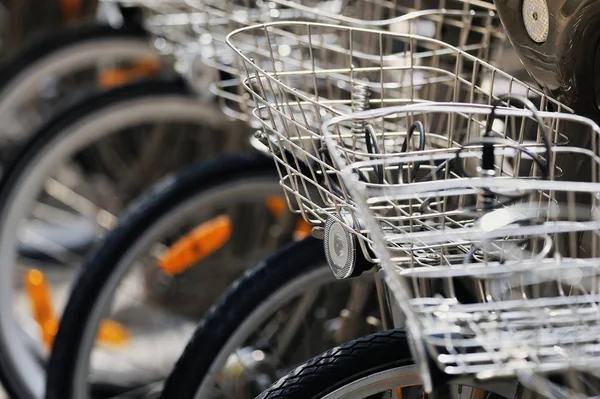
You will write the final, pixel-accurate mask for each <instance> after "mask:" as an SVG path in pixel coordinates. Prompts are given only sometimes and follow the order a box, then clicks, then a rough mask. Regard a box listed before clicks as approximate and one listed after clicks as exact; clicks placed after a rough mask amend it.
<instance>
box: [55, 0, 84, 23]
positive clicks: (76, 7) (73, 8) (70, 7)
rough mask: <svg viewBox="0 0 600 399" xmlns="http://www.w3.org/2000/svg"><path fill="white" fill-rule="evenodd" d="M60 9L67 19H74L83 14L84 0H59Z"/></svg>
mask: <svg viewBox="0 0 600 399" xmlns="http://www.w3.org/2000/svg"><path fill="white" fill-rule="evenodd" d="M59 3H60V11H61V13H62V15H63V17H64V18H65V19H66V20H67V21H70V20H73V19H76V18H79V17H80V16H81V11H82V9H83V7H82V0H59Z"/></svg>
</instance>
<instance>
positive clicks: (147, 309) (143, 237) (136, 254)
mask: <svg viewBox="0 0 600 399" xmlns="http://www.w3.org/2000/svg"><path fill="white" fill-rule="evenodd" d="M273 196H275V197H279V196H281V188H280V186H279V180H278V178H277V175H276V171H275V169H274V168H273V165H272V160H271V159H270V158H269V157H266V156H264V155H262V154H260V153H254V152H253V153H249V154H234V155H228V156H222V157H219V158H217V159H215V160H214V161H209V162H207V163H203V164H199V165H197V166H194V167H191V168H189V169H187V170H185V171H184V172H181V173H179V174H177V176H176V177H175V178H170V179H167V180H166V182H165V183H163V184H160V185H158V186H157V188H156V189H155V190H153V191H151V192H150V193H149V194H148V195H146V196H143V197H142V198H141V200H140V201H139V202H137V203H135V204H133V205H132V206H131V208H130V210H129V211H128V212H127V213H126V215H124V216H123V218H122V219H121V220H120V223H119V225H118V227H117V228H115V229H114V230H113V231H111V232H110V233H109V234H108V235H107V236H106V237H105V239H104V240H103V241H102V242H101V243H100V245H99V246H98V247H97V248H96V250H94V251H93V253H91V254H90V256H89V257H88V258H87V261H86V263H85V264H84V266H83V268H82V269H81V270H82V271H81V274H80V275H79V277H78V279H77V280H76V282H75V284H74V289H73V291H72V293H71V295H70V298H69V301H68V303H67V306H66V308H65V311H64V313H63V317H62V320H61V324H60V326H59V330H58V333H57V335H56V339H55V341H54V345H53V349H52V353H51V357H50V360H49V365H48V370H49V372H48V388H47V398H61V399H66V398H78V399H83V398H86V397H89V395H90V387H92V386H93V388H94V393H96V394H98V393H99V392H102V393H103V394H104V395H109V394H112V395H117V394H120V395H125V391H127V392H129V391H131V390H134V389H135V390H136V392H137V394H138V395H139V392H140V391H141V390H143V389H144V388H147V389H151V388H152V387H144V385H146V383H148V381H149V382H150V383H152V382H154V379H155V378H157V375H158V376H160V375H159V374H160V373H161V372H163V373H165V375H163V376H162V377H163V378H164V377H165V376H166V373H167V372H168V371H169V370H170V369H171V367H172V364H173V363H174V362H175V360H176V359H177V357H178V355H179V353H180V351H181V350H182V349H183V347H182V345H184V344H185V342H187V338H189V335H191V332H192V331H193V327H194V326H195V325H196V323H197V320H198V319H199V318H200V317H201V315H202V314H203V313H204V311H206V308H202V309H195V310H190V308H189V305H196V303H197V302H199V301H201V300H203V302H204V303H205V304H208V306H210V304H211V303H213V302H214V300H215V299H216V298H215V296H218V295H220V293H221V292H222V291H224V290H225V288H226V287H227V286H228V285H229V283H230V282H231V281H232V279H233V278H235V277H237V276H239V275H240V274H241V273H243V271H245V270H246V269H248V267H249V266H250V264H249V262H256V261H257V260H258V259H262V258H263V257H264V256H266V253H269V252H272V251H273V250H274V249H275V248H276V247H278V246H279V245H280V244H281V243H282V242H287V241H289V240H290V239H291V237H290V236H291V232H292V231H293V230H290V229H287V228H286V224H287V220H286V218H283V219H282V218H281V217H277V216H276V215H272V214H271V211H270V210H269V206H268V204H267V203H268V201H269V200H270V199H271V198H272V197H273ZM215 216H217V217H218V218H222V217H223V216H227V217H228V218H229V220H230V223H231V234H230V237H229V238H228V240H227V243H226V244H224V245H223V246H219V248H218V250H217V251H215V252H214V253H211V255H210V257H207V258H204V259H203V260H202V261H200V262H194V264H193V266H191V267H190V268H189V269H187V270H186V271H185V274H187V275H186V276H184V277H185V279H187V280H191V283H190V286H189V287H188V289H189V290H190V291H193V292H194V293H195V297H194V296H192V295H189V294H188V296H185V293H184V294H181V291H185V287H184V289H182V284H181V283H182V281H181V279H180V280H178V281H175V282H174V285H175V287H174V288H173V289H172V290H171V295H167V297H168V298H167V300H163V299H164V298H163V297H162V296H161V295H159V297H158V298H156V296H155V295H152V290H149V289H148V286H149V285H150V286H152V285H153V283H154V282H156V281H158V282H159V285H161V286H164V285H165V284H164V280H168V281H171V282H172V281H173V280H170V279H168V278H166V277H167V276H166V275H165V274H164V272H163V271H162V270H160V269H159V267H158V264H157V263H158V262H157V259H160V258H161V256H160V255H158V256H157V255H154V254H155V253H156V252H157V246H162V247H163V248H164V247H168V246H169V242H170V243H173V242H180V241H179V238H178V237H179V236H188V235H189V234H188V232H189V231H190V230H192V229H193V226H197V225H204V224H205V223H206V221H207V220H208V221H210V220H214V218H215ZM290 216H293V215H290ZM295 219H296V217H295V216H293V219H292V220H295ZM185 224H187V225H189V226H190V228H187V227H186V228H182V227H181V226H182V225H185ZM291 227H292V228H293V226H291ZM174 230H177V231H178V232H182V233H183V234H180V233H174V232H173V231H174ZM286 231H290V234H286ZM219 235H220V233H219ZM165 237H169V238H168V239H165ZM210 239H211V237H210V235H205V237H204V240H205V241H208V240H210ZM157 243H158V244H157ZM162 244H164V245H162ZM197 244H198V245H202V243H201V242H198V243H197ZM162 252H163V253H164V252H165V251H164V250H163V251H162ZM233 263H237V267H232V264H233ZM155 272H156V273H155ZM224 272H226V273H224ZM227 272H228V273H227ZM157 273H158V274H159V275H160V276H162V277H163V281H162V282H161V281H160V280H161V279H160V278H158V279H157V278H154V276H155V275H156V274H157ZM149 292H150V293H149ZM207 292H210V293H212V295H208V294H207ZM177 295H179V296H177ZM182 295H183V297H182ZM173 296H175V298H173ZM206 296H210V298H206ZM181 305H184V309H181ZM196 307H197V306H196ZM142 313H143V314H144V315H145V317H144V319H145V321H144V322H143V325H141V324H140V323H139V321H136V320H134V318H132V317H130V315H132V314H135V315H136V316H137V317H138V318H139V315H140V314H142ZM102 317H108V318H110V319H111V320H117V321H118V322H119V323H121V324H122V325H123V326H125V327H126V328H128V330H129V331H131V332H132V333H131V337H130V339H129V341H128V342H127V344H126V345H121V346H119V347H112V348H106V347H102V346H101V345H95V343H97V341H96V340H95V337H97V332H98V331H99V329H100V328H101V320H100V319H101V318H102ZM148 320H155V321H156V324H154V323H148V322H147V321H148ZM137 331H142V332H140V333H139V334H136V332H137ZM161 331H165V332H164V333H161ZM148 336H151V337H152V342H149V341H148V340H147V339H146V337H148ZM178 346H181V347H178ZM148 353H149V354H150V355H151V356H152V360H151V361H150V360H149V359H147V358H145V357H144V356H148ZM169 357H170V359H169ZM99 359H100V360H99ZM103 359H104V360H103ZM115 359H116V360H115ZM140 359H141V360H140ZM117 360H118V361H117ZM137 361H140V363H141V364H140V363H136V362H137ZM149 361H150V362H151V364H148V362H149ZM125 363H127V364H126V365H127V368H126V369H124V368H119V367H120V365H121V364H125ZM57 365H60V366H57ZM107 365H108V366H107ZM133 366H140V369H139V370H137V369H134V368H133ZM165 370H166V371H165Z"/></svg>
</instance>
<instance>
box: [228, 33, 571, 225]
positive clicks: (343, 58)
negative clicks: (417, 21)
mask: <svg viewBox="0 0 600 399" xmlns="http://www.w3.org/2000/svg"><path fill="white" fill-rule="evenodd" d="M249 32H250V33H249ZM248 34H250V35H251V36H259V35H260V34H262V35H263V37H264V38H265V39H266V40H267V41H268V42H269V44H270V46H269V47H267V48H264V49H261V50H260V51H258V50H257V49H254V48H251V47H250V48H248V47H246V46H245V43H244V41H243V38H244V37H245V36H246V35H248ZM238 35H240V37H241V38H242V39H240V40H238ZM228 42H229V44H230V45H231V46H232V48H233V49H234V50H235V51H236V52H237V54H238V55H239V56H240V58H241V59H242V60H243V62H244V65H245V70H246V74H247V76H248V77H247V79H246V81H245V86H246V88H247V89H248V90H249V92H250V93H251V94H252V96H253V98H254V99H255V101H256V110H255V116H256V117H257V118H258V120H259V121H260V123H261V128H262V131H263V137H262V140H263V141H265V142H266V144H267V145H268V146H269V148H270V150H271V152H272V153H273V156H274V158H275V161H276V164H277V167H278V171H279V174H280V177H281V184H282V186H283V188H284V189H285V192H286V195H287V198H288V203H289V205H290V207H291V208H292V209H293V210H295V211H297V212H300V213H302V214H303V216H304V218H305V219H306V220H307V221H308V222H309V223H311V224H312V225H315V226H321V225H323V224H324V223H325V221H326V219H327V217H328V216H329V214H330V213H331V212H332V211H334V210H335V209H336V203H335V201H334V200H332V198H331V197H330V195H329V194H330V193H331V192H332V190H333V188H332V187H330V186H329V185H328V184H329V183H328V181H327V180H324V179H323V177H324V176H326V175H327V174H330V173H335V170H332V168H331V167H330V165H329V164H328V163H327V162H326V160H325V159H324V158H323V151H322V148H323V141H322V135H321V134H320V130H319V129H320V125H321V123H322V121H323V120H327V119H328V118H331V117H332V116H336V115H342V114H348V113H350V112H352V111H360V110H365V109H368V108H378V107H383V106H390V105H394V104H409V103H419V102H430V101H452V102H469V103H478V104H489V103H491V102H492V101H493V100H494V99H495V98H497V96H498V95H500V94H505V93H519V94H523V95H525V96H529V97H535V101H536V106H538V107H539V108H540V109H543V110H547V109H552V110H558V111H563V110H566V109H565V108H564V107H563V106H562V105H560V104H559V103H558V102H556V101H553V100H551V99H549V98H547V97H546V96H545V95H544V94H543V93H541V92H540V91H538V90H536V89H533V88H532V87H530V86H528V85H527V84H525V83H523V82H521V81H518V80H516V79H514V78H513V77H511V76H510V75H508V74H506V73H504V72H502V71H500V70H498V69H496V68H494V67H493V66H491V65H490V64H488V63H485V62H483V61H481V60H480V59H478V58H476V57H474V56H473V55H471V54H468V53H467V52H466V51H463V50H460V49H458V48H456V47H453V46H451V45H449V44H447V43H444V42H441V41H438V40H435V39H429V38H425V37H421V36H416V35H410V34H397V33H391V32H383V31H379V30H369V29H360V28H350V27H343V26H335V25H329V24H320V23H306V22H276V23H269V24H264V25H259V26H253V27H248V28H243V29H240V30H237V31H235V32H233V33H232V34H231V35H230V36H229V38H228ZM361 43H369V45H368V46H361ZM291 48H294V49H296V51H297V52H299V53H300V54H299V55H298V56H295V57H288V54H289V53H288V51H290V49H291ZM355 130H356V132H357V134H358V133H359V132H361V131H363V130H364V126H362V125H361V124H360V123H358V124H356V125H355ZM325 155H326V154H325Z"/></svg>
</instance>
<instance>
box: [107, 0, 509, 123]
mask: <svg viewBox="0 0 600 399" xmlns="http://www.w3.org/2000/svg"><path fill="white" fill-rule="evenodd" d="M113 1H114V0H113ZM124 4H127V5H129V6H137V7H142V8H143V9H144V10H145V14H146V17H145V26H146V28H147V29H148V30H149V31H150V32H151V33H152V34H153V35H154V36H155V38H154V43H155V45H156V47H157V48H159V50H161V51H162V52H164V53H169V54H175V55H176V58H177V60H178V64H179V65H178V69H179V70H180V71H185V73H189V74H191V76H192V79H191V80H192V81H193V82H196V83H197V86H198V88H199V89H200V90H199V91H200V92H203V93H205V92H209V91H210V93H212V94H213V95H216V96H217V98H219V100H220V103H221V106H222V109H223V111H224V112H225V113H226V114H227V115H229V116H232V117H234V118H237V119H242V120H246V121H248V114H249V112H248V111H251V109H252V108H251V107H250V108H248V102H249V100H250V98H249V96H248V94H247V93H246V91H245V90H244V89H243V87H242V85H241V84H240V67H241V65H240V64H239V63H237V62H236V59H235V56H234V53H233V52H232V51H231V50H230V49H229V47H228V46H226V44H225V38H226V35H227V34H228V33H230V32H231V31H233V30H235V29H239V28H242V27H245V26H250V25H254V24H258V23H266V22H272V21H278V20H279V21H282V20H296V21H297V20H302V21H319V22H328V23H334V24H338V23H341V24H346V25H349V26H361V27H374V28H377V29H383V30H390V31H396V32H398V31H399V32H404V33H413V34H420V35H425V36H428V37H432V38H437V39H440V40H442V39H443V40H444V41H447V42H450V43H452V44H456V45H461V46H463V47H464V48H466V49H469V50H471V51H473V53H474V54H476V55H477V56H478V57H479V58H482V59H485V60H489V59H491V58H492V56H494V58H499V57H501V54H500V50H501V49H502V48H503V47H502V44H503V43H505V41H506V36H505V35H504V31H503V29H502V26H501V24H500V20H499V18H498V17H497V15H496V13H495V11H494V10H495V9H494V6H493V4H492V3H491V2H490V1H487V0H486V1H481V0H446V1H442V2H429V3H428V2H424V1H421V0H398V1H394V2H380V1H378V0H361V1H355V0H352V1H348V0H330V1H317V0H297V1H287V0H278V1H263V0H259V1H256V0H253V1H250V0H237V1H215V0H151V1H146V0H128V1H127V2H124ZM429 8H431V9H429ZM409 12H412V13H413V14H412V15H410V16H409V15H407V13H409ZM415 12H416V13H415ZM252 33H254V31H247V32H245V33H240V34H238V40H241V41H242V40H243V42H244V43H245V44H246V46H249V47H254V48H255V49H264V48H267V47H268V43H265V41H264V40H265V37H264V35H258V36H254V35H252ZM242 35H245V36H244V37H242ZM365 45H368V43H365ZM492 49H497V51H496V52H495V53H493V52H492ZM293 54H294V53H290V54H288V57H292V56H293Z"/></svg>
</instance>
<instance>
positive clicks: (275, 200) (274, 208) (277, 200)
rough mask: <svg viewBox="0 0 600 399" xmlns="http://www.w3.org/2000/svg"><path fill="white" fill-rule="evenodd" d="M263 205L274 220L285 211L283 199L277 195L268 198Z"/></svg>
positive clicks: (285, 205)
mask: <svg viewBox="0 0 600 399" xmlns="http://www.w3.org/2000/svg"><path fill="white" fill-rule="evenodd" d="M265 205H267V208H269V211H270V212H271V214H272V215H273V217H275V218H279V217H281V216H282V215H283V213H284V212H285V210H286V209H287V204H286V202H285V198H283V197H281V196H279V195H273V196H271V197H268V198H267V200H266V201H265Z"/></svg>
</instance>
